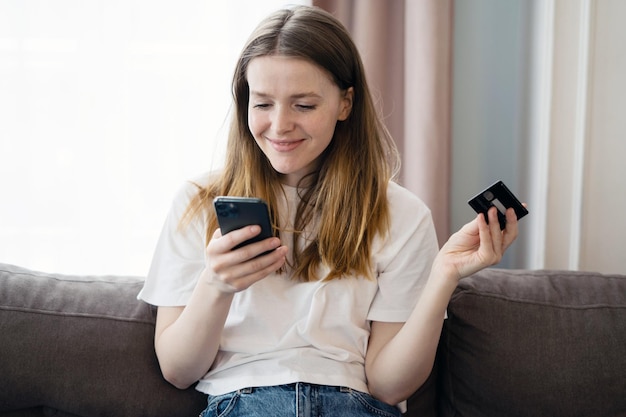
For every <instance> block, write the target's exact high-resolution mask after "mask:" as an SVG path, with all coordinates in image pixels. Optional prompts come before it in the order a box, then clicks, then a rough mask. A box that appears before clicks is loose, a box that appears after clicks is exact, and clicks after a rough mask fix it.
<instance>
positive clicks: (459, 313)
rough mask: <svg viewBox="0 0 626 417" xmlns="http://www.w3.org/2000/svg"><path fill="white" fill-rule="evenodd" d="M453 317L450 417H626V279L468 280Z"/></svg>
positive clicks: (447, 332) (490, 276)
mask: <svg viewBox="0 0 626 417" xmlns="http://www.w3.org/2000/svg"><path fill="white" fill-rule="evenodd" d="M448 314H449V318H448V320H447V321H446V324H445V326H444V331H443V335H442V340H441V344H440V353H442V354H441V355H440V360H441V361H440V368H439V378H440V379H439V382H440V388H441V390H440V391H441V394H442V395H443V402H442V404H443V406H442V413H441V415H442V416H444V417H445V416H458V415H480V416H486V417H488V416H503V415H506V416H509V417H515V416H539V415H544V416H553V417H558V416H563V417H565V416H567V417H577V416H580V417H582V416H592V415H593V416H616V415H622V414H621V413H624V410H626V395H624V393H626V378H624V375H626V277H624V276H617V275H601V274H597V273H586V272H571V271H526V270H517V271H512V270H502V269H487V270H484V271H481V272H480V273H478V274H476V275H474V276H472V277H469V278H467V279H464V280H461V282H460V283H459V286H458V288H457V289H456V291H455V293H454V295H453V296H452V299H451V301H450V305H449V309H448Z"/></svg>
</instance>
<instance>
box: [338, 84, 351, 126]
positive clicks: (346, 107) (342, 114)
mask: <svg viewBox="0 0 626 417" xmlns="http://www.w3.org/2000/svg"><path fill="white" fill-rule="evenodd" d="M353 100H354V88H353V87H350V88H348V89H347V90H345V91H344V92H343V97H341V102H340V103H339V115H338V116H337V120H339V121H341V122H343V121H344V120H346V119H347V118H348V116H350V112H351V111H352V101H353Z"/></svg>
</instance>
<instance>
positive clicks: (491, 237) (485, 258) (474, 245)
mask: <svg viewBox="0 0 626 417" xmlns="http://www.w3.org/2000/svg"><path fill="white" fill-rule="evenodd" d="M488 216H489V223H488V224H487V222H486V220H485V217H484V216H483V215H482V214H479V215H477V216H476V218H475V219H474V220H472V221H471V222H469V223H467V224H466V225H465V226H463V227H462V228H461V229H460V230H459V231H458V232H456V233H455V234H453V235H452V236H450V239H448V241H447V242H446V243H445V244H444V245H443V247H442V248H441V250H440V251H439V254H438V255H437V257H436V258H435V263H434V266H433V268H443V271H444V272H447V273H449V274H452V275H453V276H454V278H456V280H457V281H458V280H459V279H461V278H463V277H466V276H468V275H471V274H473V273H475V272H478V271H479V270H481V269H483V268H486V267H488V266H491V265H495V264H497V263H498V262H500V260H501V259H502V256H503V255H504V252H505V251H506V250H507V248H508V247H509V246H511V244H512V243H513V241H514V240H515V239H516V238H517V234H518V229H517V216H516V215H515V211H514V210H513V209H512V208H509V209H508V210H507V211H506V227H505V228H504V230H500V224H499V222H498V211H497V209H496V208H495V207H491V208H490V209H489V211H488Z"/></svg>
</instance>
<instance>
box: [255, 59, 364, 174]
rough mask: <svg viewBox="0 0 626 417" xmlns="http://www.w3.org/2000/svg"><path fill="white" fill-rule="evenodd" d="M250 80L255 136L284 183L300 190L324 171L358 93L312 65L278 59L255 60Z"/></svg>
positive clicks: (297, 60)
mask: <svg viewBox="0 0 626 417" xmlns="http://www.w3.org/2000/svg"><path fill="white" fill-rule="evenodd" d="M247 80H248V85H249V86H250V97H249V101H248V127H249V129H250V132H252V135H253V136H254V139H255V141H256V143H257V145H258V146H259V148H261V150H262V151H263V153H264V154H265V156H267V158H268V159H269V161H270V163H271V164H272V167H274V169H275V170H276V171H278V172H279V173H280V174H282V181H283V182H284V183H285V184H287V185H291V186H296V185H297V184H298V182H299V181H300V179H302V178H303V177H304V176H305V175H307V174H309V173H311V172H313V171H314V170H316V169H317V168H318V166H319V164H320V155H321V154H322V152H323V151H324V150H325V149H326V147H327V146H328V144H329V143H330V141H331V140H332V138H333V133H334V131H335V125H336V124H337V121H338V120H345V119H346V118H347V117H348V115H349V114H350V110H351V108H352V95H353V90H352V88H349V89H348V90H345V91H342V90H340V89H339V87H337V85H336V84H335V83H334V82H333V81H332V80H331V78H330V75H329V74H327V73H326V72H325V71H324V70H323V69H321V68H320V67H318V66H317V65H314V64H312V63H310V62H309V61H306V60H304V59H299V58H292V57H285V56H275V55H271V56H263V57H258V58H254V59H253V60H251V61H250V63H249V64H248V70H247Z"/></svg>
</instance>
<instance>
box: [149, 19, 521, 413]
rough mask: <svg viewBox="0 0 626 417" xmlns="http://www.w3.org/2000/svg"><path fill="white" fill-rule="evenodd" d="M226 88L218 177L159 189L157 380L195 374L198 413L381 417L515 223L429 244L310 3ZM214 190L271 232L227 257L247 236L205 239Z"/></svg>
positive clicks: (261, 38)
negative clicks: (260, 214)
mask: <svg viewBox="0 0 626 417" xmlns="http://www.w3.org/2000/svg"><path fill="white" fill-rule="evenodd" d="M233 96H234V97H233V98H234V115H233V121H232V126H231V128H230V134H229V138H228V141H229V142H228V151H227V156H226V164H225V167H224V169H223V170H221V171H220V172H218V173H213V174H207V175H204V176H202V177H200V178H198V179H196V181H194V182H192V183H190V184H187V185H185V186H184V187H183V188H182V190H181V191H180V193H179V194H178V195H177V196H176V198H175V200H174V203H173V206H172V209H171V212H170V214H169V216H168V219H167V220H166V223H165V227H164V229H163V233H162V235H161V237H160V239H159V242H158V245H157V249H156V253H155V256H154V260H153V263H152V266H151V269H150V273H149V275H148V278H147V280H146V283H145V286H144V288H143V290H142V292H141V294H140V298H142V299H143V300H145V301H146V302H148V303H151V304H154V305H157V306H158V314H157V324H156V334H155V348H156V352H157V356H158V359H159V363H160V366H161V370H162V372H163V375H164V377H165V378H166V379H167V380H168V381H170V382H171V383H172V384H174V385H175V386H177V387H179V388H186V387H189V386H190V385H192V384H194V383H196V382H198V381H199V382H198V384H197V387H196V388H197V389H198V390H200V391H202V392H205V393H207V394H208V399H209V405H208V407H207V409H206V410H205V412H204V413H203V415H204V416H217V415H219V416H226V415H228V416H250V415H252V416H256V415H259V416H288V415H298V416H300V415H341V416H348V417H349V416H366V415H388V416H398V415H399V413H400V412H399V411H398V407H396V405H397V404H399V403H401V402H402V401H404V400H405V399H406V398H407V397H408V396H409V395H410V394H411V393H412V392H413V391H415V390H416V389H417V388H418V387H419V386H420V385H421V384H422V383H423V382H424V381H425V379H426V378H427V377H428V375H429V373H430V371H431V368H432V365H433V362H434V357H435V350H436V347H437V343H438V337H439V334H440V332H441V327H442V324H443V320H444V315H445V309H446V306H447V303H448V300H449V298H450V296H451V294H452V292H453V290H454V288H455V287H456V285H457V283H458V280H459V279H460V278H461V277H463V276H466V275H469V274H471V273H474V272H476V271H478V270H480V269H482V268H484V267H486V266H489V265H492V264H494V263H497V262H499V260H500V259H501V257H502V254H503V252H504V251H505V250H506V248H507V247H508V246H509V245H510V244H511V243H512V242H513V240H514V239H515V237H516V236H517V220H516V217H515V214H514V213H513V211H512V210H509V212H507V225H506V228H505V229H504V230H503V231H501V230H500V227H499V225H498V221H497V214H496V212H495V209H492V211H491V212H489V215H488V216H489V220H490V222H489V224H487V222H486V220H485V219H484V217H483V216H482V215H479V216H477V217H476V218H475V219H474V220H473V221H472V222H470V223H468V224H467V225H465V226H464V227H463V228H462V229H461V230H460V231H459V232H457V233H455V234H454V235H453V236H452V237H451V238H450V240H449V241H448V242H447V243H446V244H445V245H444V247H443V248H442V249H441V250H440V251H439V250H438V246H437V243H436V237H435V231H434V227H433V223H432V220H431V215H430V212H429V210H428V209H427V207H426V206H425V205H424V204H423V203H422V202H421V201H420V200H419V199H418V198H417V197H415V196H414V195H412V194H411V193H410V192H408V191H407V190H405V189H404V188H402V187H400V186H399V185H397V184H396V183H394V182H393V178H394V175H395V173H396V170H397V166H398V157H397V151H396V148H395V146H394V144H393V141H392V139H391V138H390V137H389V134H388V133H387V131H386V129H385V127H384V126H383V124H382V122H381V120H380V118H379V117H378V115H377V113H376V111H375V108H374V104H373V102H372V97H371V95H370V92H369V90H368V86H367V82H366V79H365V74H364V71H363V66H362V63H361V59H360V57H359V54H358V52H357V49H356V48H355V46H354V44H353V42H352V40H351V39H350V36H349V34H348V33H347V31H346V30H345V28H344V27H343V26H342V25H341V24H340V23H339V22H338V21H337V20H336V19H335V18H333V17H332V16H331V15H330V14H328V13H325V12H323V11H321V10H319V9H317V8H313V7H296V8H292V9H287V10H281V11H279V12H276V13H274V14H272V15H271V16H269V17H268V18H267V19H266V20H264V21H263V22H262V23H261V24H260V26H259V27H258V28H257V29H256V31H255V32H254V33H253V34H252V36H251V38H250V39H249V41H248V43H247V45H246V46H245V48H244V50H243V52H242V53H241V56H240V59H239V62H238V64H237V67H236V70H235V74H234V78H233ZM219 195H231V196H254V197H260V198H263V199H264V200H266V201H267V202H268V204H269V207H270V210H271V213H272V222H273V224H274V228H275V230H276V232H277V237H272V238H268V239H265V240H262V241H260V242H258V243H253V244H250V245H247V246H244V247H241V248H238V249H233V248H234V247H235V246H237V245H238V244H240V243H242V242H244V241H246V240H248V239H250V238H251V237H253V236H255V235H257V234H258V233H259V232H260V229H259V227H258V226H256V225H252V226H249V227H245V228H242V229H239V230H235V231H233V232H230V233H227V234H225V235H222V234H221V233H220V230H219V228H218V225H217V221H216V217H215V213H214V211H213V209H212V200H213V198H214V197H216V196H219ZM268 250H269V251H270V252H269V253H267V254H264V255H262V256H258V255H260V254H263V253H265V252H267V251H268Z"/></svg>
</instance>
